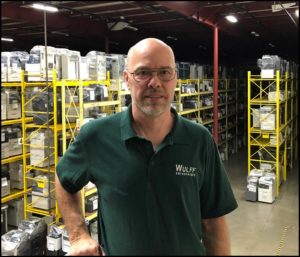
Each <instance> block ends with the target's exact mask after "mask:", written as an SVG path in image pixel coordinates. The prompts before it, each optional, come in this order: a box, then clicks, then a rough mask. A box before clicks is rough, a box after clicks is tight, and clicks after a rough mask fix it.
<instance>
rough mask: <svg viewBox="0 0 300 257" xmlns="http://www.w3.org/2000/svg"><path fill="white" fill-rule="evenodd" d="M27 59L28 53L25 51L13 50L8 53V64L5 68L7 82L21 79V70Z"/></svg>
mask: <svg viewBox="0 0 300 257" xmlns="http://www.w3.org/2000/svg"><path fill="white" fill-rule="evenodd" d="M28 59H29V55H28V53H27V52H25V51H13V52H11V53H10V57H9V65H8V68H7V81H8V82H15V81H17V82H20V81H21V80H22V70H23V69H24V67H25V63H26V62H27V61H28Z"/></svg>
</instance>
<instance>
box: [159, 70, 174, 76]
mask: <svg viewBox="0 0 300 257" xmlns="http://www.w3.org/2000/svg"><path fill="white" fill-rule="evenodd" d="M159 73H160V74H162V75H170V74H171V71H170V70H168V69H164V70H160V71H159Z"/></svg>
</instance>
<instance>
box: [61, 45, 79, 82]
mask: <svg viewBox="0 0 300 257" xmlns="http://www.w3.org/2000/svg"><path fill="white" fill-rule="evenodd" d="M79 65H80V52H78V51H71V50H68V52H67V53H66V52H64V53H62V55H61V75H62V79H66V80H78V79H79V76H80V75H79Z"/></svg>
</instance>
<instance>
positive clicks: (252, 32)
mask: <svg viewBox="0 0 300 257" xmlns="http://www.w3.org/2000/svg"><path fill="white" fill-rule="evenodd" d="M251 34H252V35H253V36H256V37H259V36H260V35H259V34H258V33H257V32H255V31H251Z"/></svg>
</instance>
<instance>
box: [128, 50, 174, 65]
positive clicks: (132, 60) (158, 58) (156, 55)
mask: <svg viewBox="0 0 300 257" xmlns="http://www.w3.org/2000/svg"><path fill="white" fill-rule="evenodd" d="M174 65H175V60H174V55H173V52H172V50H171V49H170V48H169V47H167V46H165V45H160V44H152V45H151V44H148V45H146V44H144V45H140V46H135V47H134V48H133V49H132V50H131V51H130V53H129V54H128V67H129V68H138V67H149V68H160V67H173V66H174Z"/></svg>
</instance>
